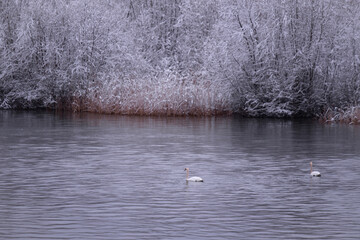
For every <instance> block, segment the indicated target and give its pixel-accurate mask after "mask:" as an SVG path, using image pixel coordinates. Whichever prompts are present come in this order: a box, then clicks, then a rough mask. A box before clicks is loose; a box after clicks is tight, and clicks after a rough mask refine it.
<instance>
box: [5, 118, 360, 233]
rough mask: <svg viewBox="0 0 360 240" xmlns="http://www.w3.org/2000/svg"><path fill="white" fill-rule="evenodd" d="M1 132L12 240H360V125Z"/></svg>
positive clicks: (249, 122) (178, 123) (67, 122)
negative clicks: (189, 179) (194, 179)
mask: <svg viewBox="0 0 360 240" xmlns="http://www.w3.org/2000/svg"><path fill="white" fill-rule="evenodd" d="M0 132H1V135H0V150H1V155H0V239H359V238H360V188H359V184H360V126H348V125H321V124H318V123H317V122H313V121H281V120H265V119H260V120H259V119H258V120H255V119H238V118H233V117H219V118H148V117H120V116H101V115H94V114H82V115H79V114H77V115H76V114H65V115H61V114H53V113H34V112H13V111H0ZM310 161H313V163H314V168H315V170H319V171H320V172H321V173H322V177H321V178H317V179H312V178H311V177H310V176H309V171H310V169H309V168H310V166H309V162H310ZM185 167H189V168H190V175H191V176H200V177H202V178H203V179H204V181H205V182H204V183H189V184H186V181H185V172H184V168H185Z"/></svg>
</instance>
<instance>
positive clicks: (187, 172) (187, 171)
mask: <svg viewBox="0 0 360 240" xmlns="http://www.w3.org/2000/svg"><path fill="white" fill-rule="evenodd" d="M188 178H189V169H186V179H188Z"/></svg>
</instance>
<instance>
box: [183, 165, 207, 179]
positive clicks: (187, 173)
mask: <svg viewBox="0 0 360 240" xmlns="http://www.w3.org/2000/svg"><path fill="white" fill-rule="evenodd" d="M184 171H186V181H187V182H204V180H202V178H201V177H191V178H189V168H185V169H184Z"/></svg>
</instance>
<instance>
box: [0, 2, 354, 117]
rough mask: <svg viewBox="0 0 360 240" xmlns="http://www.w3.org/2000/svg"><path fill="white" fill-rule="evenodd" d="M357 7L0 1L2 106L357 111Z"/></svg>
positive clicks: (146, 111)
mask: <svg viewBox="0 0 360 240" xmlns="http://www.w3.org/2000/svg"><path fill="white" fill-rule="evenodd" d="M359 23H360V1H357V0H270V1H268V0H266V1H265V0H257V1H253V0H87V1H82V0H0V108H2V109H33V108H50V109H65V110H71V111H90V112H99V113H119V114H139V115H214V114H228V113H239V114H242V115H246V116H271V117H313V116H324V114H330V113H329V112H332V113H333V114H334V112H336V111H340V110H339V109H342V110H344V111H345V112H346V111H359V107H358V106H359V104H360V103H359V101H360V78H359V73H360V57H359V55H360V52H359V51H360V24H359Z"/></svg>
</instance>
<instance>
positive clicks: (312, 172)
mask: <svg viewBox="0 0 360 240" xmlns="http://www.w3.org/2000/svg"><path fill="white" fill-rule="evenodd" d="M310 175H311V176H312V177H321V173H320V172H318V171H313V170H312V162H310Z"/></svg>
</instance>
